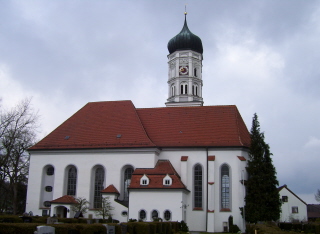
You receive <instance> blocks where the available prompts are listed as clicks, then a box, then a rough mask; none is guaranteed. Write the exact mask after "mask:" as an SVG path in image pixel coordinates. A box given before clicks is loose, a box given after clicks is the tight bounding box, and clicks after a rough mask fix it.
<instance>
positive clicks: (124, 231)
mask: <svg viewBox="0 0 320 234" xmlns="http://www.w3.org/2000/svg"><path fill="white" fill-rule="evenodd" d="M120 228H121V234H127V232H128V225H125V224H123V223H122V224H120Z"/></svg>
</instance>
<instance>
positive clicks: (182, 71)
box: [179, 66, 189, 75]
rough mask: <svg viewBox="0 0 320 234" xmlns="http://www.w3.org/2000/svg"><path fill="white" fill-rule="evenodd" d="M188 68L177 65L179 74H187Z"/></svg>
mask: <svg viewBox="0 0 320 234" xmlns="http://www.w3.org/2000/svg"><path fill="white" fill-rule="evenodd" d="M188 72H189V68H188V66H180V67H179V74H180V75H188Z"/></svg>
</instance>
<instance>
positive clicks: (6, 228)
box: [0, 223, 43, 234]
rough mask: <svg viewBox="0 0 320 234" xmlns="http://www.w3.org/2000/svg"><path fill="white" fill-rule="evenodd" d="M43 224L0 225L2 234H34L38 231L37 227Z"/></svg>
mask: <svg viewBox="0 0 320 234" xmlns="http://www.w3.org/2000/svg"><path fill="white" fill-rule="evenodd" d="M40 225H43V224H39V223H0V233H1V234H12V233H19V234H34V231H36V230H37V226H40Z"/></svg>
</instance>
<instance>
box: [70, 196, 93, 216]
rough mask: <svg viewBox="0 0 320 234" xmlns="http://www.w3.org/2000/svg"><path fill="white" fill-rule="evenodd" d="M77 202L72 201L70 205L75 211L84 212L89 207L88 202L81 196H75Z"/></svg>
mask: <svg viewBox="0 0 320 234" xmlns="http://www.w3.org/2000/svg"><path fill="white" fill-rule="evenodd" d="M75 200H76V202H77V203H74V204H72V205H71V207H70V208H71V210H72V211H73V212H75V213H77V212H81V213H82V214H84V213H86V212H87V210H88V209H89V204H90V203H89V202H88V200H87V199H85V198H83V197H77V198H76V199H75Z"/></svg>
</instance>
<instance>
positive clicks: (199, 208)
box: [193, 207, 203, 211]
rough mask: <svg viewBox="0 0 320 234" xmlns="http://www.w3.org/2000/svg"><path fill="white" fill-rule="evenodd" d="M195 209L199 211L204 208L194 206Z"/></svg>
mask: <svg viewBox="0 0 320 234" xmlns="http://www.w3.org/2000/svg"><path fill="white" fill-rule="evenodd" d="M193 210H199V211H201V210H203V209H202V208H201V207H194V208H193Z"/></svg>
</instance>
